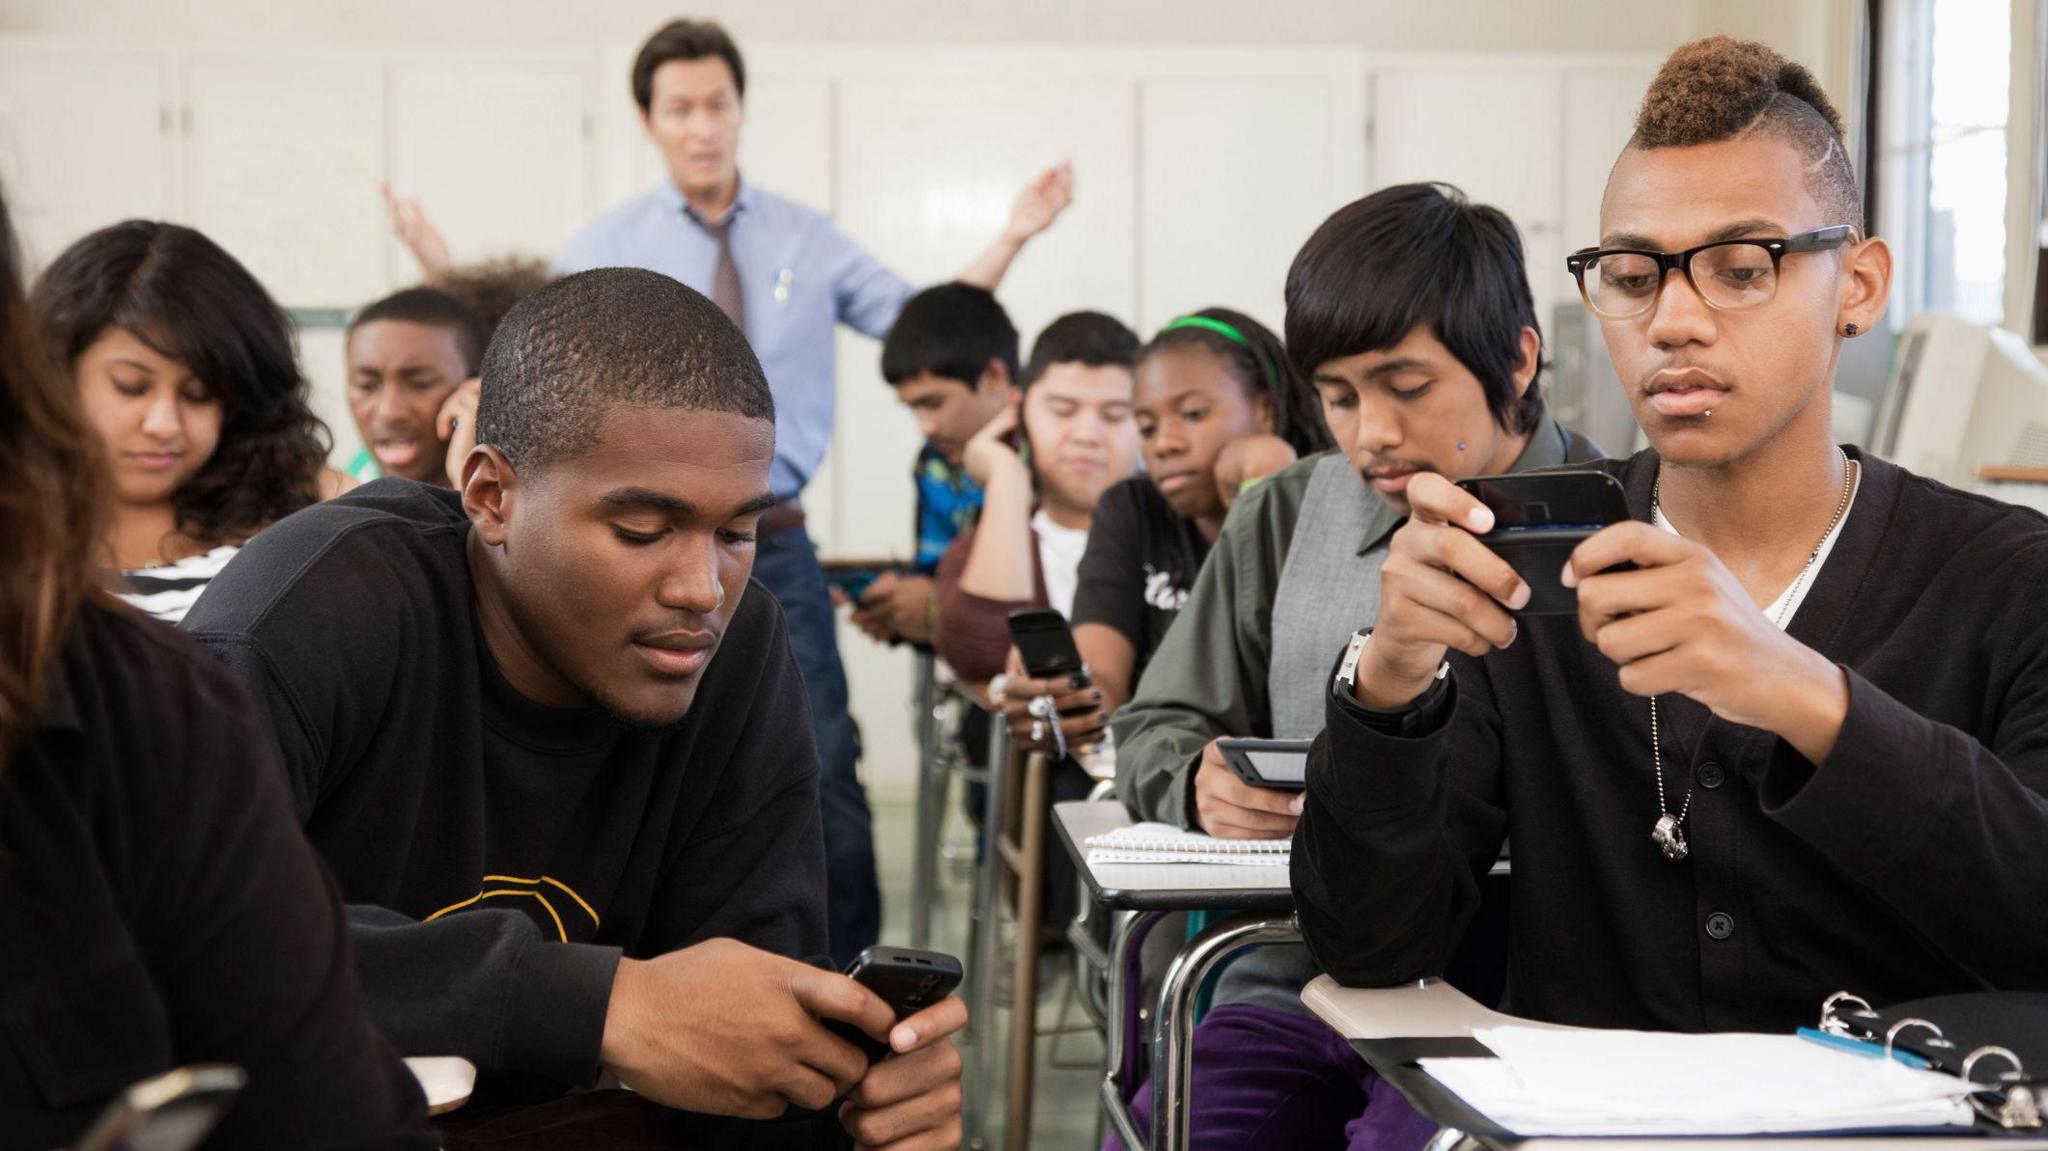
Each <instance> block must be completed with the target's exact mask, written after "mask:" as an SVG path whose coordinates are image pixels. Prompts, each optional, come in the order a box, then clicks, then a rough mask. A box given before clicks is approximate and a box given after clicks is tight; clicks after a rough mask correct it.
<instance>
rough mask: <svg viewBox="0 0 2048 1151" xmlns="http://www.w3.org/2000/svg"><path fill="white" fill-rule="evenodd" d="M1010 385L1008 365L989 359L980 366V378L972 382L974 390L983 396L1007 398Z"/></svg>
mask: <svg viewBox="0 0 2048 1151" xmlns="http://www.w3.org/2000/svg"><path fill="white" fill-rule="evenodd" d="M1011 383H1012V381H1011V379H1010V365H1008V364H1006V363H1004V362H1002V361H1001V360H998V359H995V358H993V357H991V358H990V359H989V362H988V363H987V364H985V365H983V366H982V369H981V378H980V379H978V380H976V381H974V390H975V391H976V392H979V393H981V394H982V395H983V396H988V397H994V396H1004V397H1007V396H1008V393H1009V388H1010V384H1011Z"/></svg>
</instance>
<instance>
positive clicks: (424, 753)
mask: <svg viewBox="0 0 2048 1151" xmlns="http://www.w3.org/2000/svg"><path fill="white" fill-rule="evenodd" d="M774 427H775V425H774V404H773V400H772V399H771V397H770V394H769V390H768V385H767V381H766V380H765V378H764V377H763V375H762V372H761V368H760V365H759V363H758V362H757V361H756V360H755V358H754V355H753V353H752V352H751V351H750V350H749V349H748V347H747V343H746V340H745V338H744V337H743V336H742V335H741V334H740V332H739V331H738V329H737V328H735V327H734V326H733V325H732V323H731V322H730V321H729V320H727V319H726V318H725V316H724V314H723V313H722V312H720V311H719V309H718V308H717V306H716V305H714V304H712V303H711V302H710V301H709V300H707V299H705V298H704V297H703V296H701V295H698V294H697V293H695V292H693V291H691V290H690V289H688V288H685V287H683V286H682V285H681V284H678V283H676V282H675V281H673V280H670V279H668V278H667V277H665V276H661V275H658V274H656V273H653V272H647V271H641V270H636V269H622V268H611V269H601V270H597V271H591V272H585V273H581V274H578V275H575V276H569V277H565V278H564V279H561V280H558V281H556V282H555V283H553V284H551V285H549V286H548V287H545V288H543V289H541V290H540V291H539V292H537V293H535V294H534V295H533V296H531V297H529V298H528V299H527V300H525V301H524V302H522V303H521V304H520V305H519V306H518V307H517V308H515V309H513V311H512V312H511V314H510V315H508V316H507V317H506V318H505V320H504V322H503V324H502V325H501V326H500V328H499V330H498V332H497V334H496V336H495V337H494V338H493V339H492V341H491V345H490V348H489V351H488V352H487V353H486V356H485V362H484V367H483V390H482V396H481V400H480V403H479V407H478V411H477V433H478V446H477V447H476V448H475V449H474V450H473V451H472V452H471V454H470V456H469V459H468V461H467V463H466V466H465V470H464V472H463V483H462V487H461V490H460V492H437V491H436V489H433V488H430V487H427V486H425V485H421V484H416V483H412V482H410V481H406V480H401V479H387V480H382V481H378V482H376V483H373V484H370V485H368V486H366V487H364V488H362V489H360V490H359V491H357V492H355V493H353V494H351V495H350V497H349V498H347V499H345V500H336V501H333V502H330V503H326V504H322V505H320V506H318V507H316V508H313V509H309V511H308V513H307V514H305V515H300V516H293V517H289V518H287V519H286V520H285V521H283V522H281V523H279V524H277V525H276V526H275V527H273V528H271V529H270V530H268V531H266V532H264V533H263V534H262V535H261V536H259V537H258V538H257V539H255V540H253V541H252V542H251V543H250V544H249V545H248V546H247V547H246V548H244V549H243V552H242V553H241V555H239V556H238V557H237V558H236V560H235V562H234V563H232V564H230V565H229V566H228V568H227V569H226V570H225V571H223V572H222V573H221V575H220V576H219V577H217V579H216V580H215V583H214V585H213V586H212V587H211V588H210V589H209V592H208V594H207V595H206V596H205V597H203V599H202V601H201V602H200V604H199V605H197V606H196V607H195V608H194V610H193V611H192V613H191V615H190V616H188V617H187V619H186V626H187V628H188V629H189V630H190V631H192V632H193V633H194V634H195V635H196V636H197V637H198V638H199V639H200V640H201V641H203V642H204V643H206V644H207V645H208V646H210V647H211V648H212V649H213V650H214V651H215V652H216V653H217V654H218V655H219V657H220V658H221V659H222V660H223V661H224V662H226V664H227V665H228V666H229V667H230V668H232V669H233V670H234V671H236V672H237V673H238V674H239V675H240V676H241V678H242V679H243V680H244V681H245V682H246V683H247V684H248V686H249V687H250V689H251V690H252V691H253V693H254V694H255V696H256V698H257V699H258V700H259V701H260V702H261V703H262V704H263V706H264V708H265V710H266V711H267V713H268V717H269V721H270V726H271V728H272V730H273V731H274V733H275V736H276V739H277V742H278V744H279V746H280V748H281V750H282V752H283V759H284V763H285V764H286V767H287V769H288V774H289V776H290V782H291V786H292V792H293V796H294V799H295V801H296V805H297V808H298V812H299V816H300V819H301V821H302V822H303V823H304V825H305V829H306V833H307V835H308V836H309V837H310V838H311V839H312V841H313V843H314V844H315V846H316V847H318V848H319V850H320V852H321V854H322V855H323V856H324V857H325V858H326V861H327V863H328V866H329V867H330V868H332V870H333V872H334V874H335V876H336V878H337V879H338V880H339V882H340V885H341V888H342V892H343V895H344V898H345V899H346V901H347V902H348V903H350V904H351V905H354V906H352V907H351V918H352V920H353V924H354V928H355V939H356V950H357V954H358V956H359V959H360V965H361V968H362V973H363V981H364V986H365V990H366V992H367V997H368V999H369V1002H370V1005H371V1014H372V1016H373V1017H374V1019H375V1020H376V1022H377V1023H378V1025H379V1026H380V1027H381V1028H382V1029H383V1030H384V1032H385V1033H386V1034H387V1035H388V1036H389V1037H390V1038H391V1039H392V1040H393V1041H394V1042H395V1043H396V1044H397V1045H398V1046H399V1047H400V1048H401V1049H402V1050H403V1051H405V1052H407V1053H409V1054H450V1055H462V1056H465V1057H467V1058H469V1059H470V1060H472V1061H473V1062H475V1063H476V1064H477V1066H478V1067H479V1069H480V1070H481V1072H482V1073H483V1075H484V1076H485V1077H486V1078H487V1079H489V1080H495V1081H500V1082H504V1081H508V1080H515V1079H516V1080H521V1081H524V1083H525V1084H527V1085H531V1083H532V1082H533V1081H534V1080H539V1081H541V1082H542V1083H548V1084H554V1085H556V1086H557V1087H558V1088H559V1087H560V1086H566V1085H574V1084H583V1083H588V1082H590V1081H591V1080H593V1079H594V1078H595V1077H596V1076H597V1074H598V1072H599V1070H600V1068H603V1069H605V1070H609V1071H611V1072H614V1073H615V1074H616V1075H617V1076H618V1077H619V1078H620V1079H621V1080H623V1081H624V1082H626V1083H627V1084H628V1085H630V1086H631V1087H633V1088H634V1089H635V1090H636V1091H638V1092H639V1093H640V1094H641V1095H642V1096H644V1097H646V1098H648V1099H652V1100H655V1101H657V1102H660V1103H663V1104H667V1105H669V1106H671V1107H674V1108H679V1109H682V1110H685V1111H689V1112H695V1113H701V1114H708V1115H717V1116H742V1117H751V1118H766V1117H772V1116H776V1115H778V1114H780V1113H781V1112H783V1111H784V1110H785V1109H786V1108H790V1107H798V1108H821V1107H824V1106H826V1105H827V1104H829V1103H831V1102H832V1101H833V1100H834V1099H837V1098H839V1097H840V1096H841V1095H843V1094H844V1093H845V1092H847V1091H848V1090H852V1092H853V1096H852V1102H851V1104H850V1105H849V1106H847V1107H846V1108H844V1109H843V1110H842V1112H841V1114H840V1116H839V1118H840V1120H841V1122H843V1123H844V1125H845V1127H846V1129H847V1131H849V1132H851V1133H853V1135H854V1136H855V1137H856V1138H857V1139H858V1140H859V1141H860V1143H861V1144H862V1145H863V1146H876V1147H890V1148H900V1149H902V1151H912V1149H915V1148H925V1147H949V1146H952V1145H953V1143H954V1141H955V1140H957V1138H958V1130H959V1127H958V1124H959V1118H958V1114H959V1102H960V1095H959V1085H958V1072H959V1058H958V1055H957V1054H956V1053H955V1052H954V1050H953V1048H952V1045H951V1044H950V1043H949V1042H947V1037H948V1036H949V1035H950V1034H951V1033H952V1032H954V1031H956V1030H958V1029H959V1028H960V1027H961V1026H962V1025H963V1024H964V1022H965V1019H966V1011H965V1008H964V1007H962V1006H961V1005H960V1003H959V1001H958V1000H957V999H949V1000H947V1001H945V1002H944V1003H941V1004H939V1005H936V1006H934V1007H931V1008H928V1009H926V1010H925V1011H923V1012H921V1013H919V1014H917V1015H915V1016H912V1017H911V1018H909V1019H908V1020H906V1021H904V1022H903V1023H901V1024H897V1023H895V1018H894V1015H893V1013H892V1011H891V1010H890V1009H889V1007H888V1006H887V1005H886V1004H884V1003H883V1002H882V1001H881V1000H880V999H879V998H877V997H876V996H875V995H873V994H872V993H870V992H868V991H867V990H865V989H864V988H862V987H861V986H860V985H858V984H857V983H854V982H853V981H852V980H849V979H846V978H844V977H843V976H840V975H837V974H834V973H831V972H829V971H824V970H820V969H818V968H816V967H813V966H809V965H807V964H805V963H803V962H800V960H801V959H803V958H804V957H808V956H814V955H822V954H823V953H824V951H825V908H824V900H825V880H824V854H823V841H822V838H821V836H822V832H821V830H820V822H819V808H818V803H819V801H818V757H817V753H816V750H815V749H814V747H813V745H812V741H811V724H810V721H809V718H808V709H807V705H806V703H805V695H804V689H803V683H802V680H801V678H800V677H799V675H798V672H797V669H796V664H795V662H794V661H793V660H792V658H791V656H790V649H789V644H788V637H787V634H786V631H785V628H784V625H783V619H782V612H781V610H780V609H779V608H778V607H777V605H776V602H775V600H774V598H773V597H772V596H769V595H767V594H765V593H764V592H762V590H761V589H760V588H759V587H758V586H755V585H752V584H751V583H750V580H749V572H750V570H751V567H752V563H753V551H754V535H755V530H756V526H757V522H758V520H759V518H760V516H761V513H762V512H763V511H764V510H766V509H767V508H768V507H769V506H771V505H772V504H773V503H774V500H773V499H772V497H771V496H770V494H769V484H768V478H769V467H770V461H771V460H772V458H773V455H774V438H775V437H774ZM820 1019H831V1020H843V1021H846V1022H848V1023H852V1024H854V1025H855V1026H857V1027H858V1028H860V1029H861V1030H863V1031H866V1032H868V1033H870V1034H872V1035H874V1036H875V1037H876V1038H878V1039H883V1040H884V1041H886V1042H888V1043H890V1044H891V1045H892V1047H893V1048H894V1050H895V1052H896V1054H895V1055H894V1057H893V1058H889V1059H886V1060H883V1061H880V1062H877V1063H875V1064H874V1065H873V1066H870V1065H869V1063H868V1061H867V1060H866V1058H865V1057H864V1056H863V1055H862V1054H861V1052H860V1051H859V1050H857V1049H856V1048H855V1047H854V1046H853V1045H852V1044H850V1043H847V1042H846V1041H844V1040H843V1039H840V1038H837V1037H835V1036H833V1035H832V1034H830V1033H829V1032H828V1031H827V1030H826V1029H825V1028H824V1026H823V1025H822V1024H821V1023H820V1022H819V1021H820ZM825 1122H826V1123H828V1124H829V1122H830V1117H826V1119H825Z"/></svg>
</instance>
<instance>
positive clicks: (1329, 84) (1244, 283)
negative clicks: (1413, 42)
mask: <svg viewBox="0 0 2048 1151" xmlns="http://www.w3.org/2000/svg"><path fill="white" fill-rule="evenodd" d="M1302 71H1303V73H1305V74H1294V73H1293V70H1292V69H1287V68H1276V69H1275V70H1274V73H1273V74H1270V75H1248V76H1214V77H1197V76H1181V77H1155V78H1150V79H1147V80H1146V81H1145V82H1144V88H1143V93H1144V95H1143V103H1144V114H1143V117H1142V120H1141V123H1142V129H1141V139H1140V154H1141V156H1142V160H1141V164H1142V173H1143V175H1142V177H1141V184H1142V193H1141V194H1142V197H1143V201H1142V207H1141V210H1140V212H1139V215H1138V218H1139V221H1140V225H1139V226H1140V233H1139V241H1138V246H1139V257H1138V258H1139V262H1140V266H1141V268H1142V271H1141V273H1140V274H1141V277H1142V279H1141V283H1142V284H1143V288H1144V301H1143V308H1142V311H1143V313H1144V314H1143V315H1142V316H1141V317H1140V321H1141V326H1142V328H1143V329H1144V330H1145V331H1146V332H1147V333H1149V332H1150V331H1152V330H1154V329H1156V328H1158V327H1159V325H1161V324H1163V323H1165V322H1166V321H1167V320H1170V319H1172V318H1173V317H1175V316H1178V315H1183V314H1185V313H1187V312H1191V311H1195V310H1198V309H1201V308H1205V307H1212V306H1226V307H1230V308H1235V309H1237V310H1239V311H1242V312H1245V313H1247V314H1249V315H1251V316H1253V317H1255V318H1257V319H1259V320H1260V321H1262V322H1264V323H1266V324H1267V325H1269V326H1271V327H1272V328H1273V329H1274V330H1275V331H1278V330H1279V329H1280V325H1281V318H1282V316H1281V313H1282V310H1283V301H1282V293H1281V289H1282V287H1283V286H1284V285H1285V283H1286V279H1287V268H1288V265H1289V264H1290V263H1292V262H1293V259H1294V253H1295V252H1296V251H1297V250H1298V249H1299V248H1300V247H1301V244H1302V241H1304V240H1306V239H1308V237H1309V234H1310V233H1311V232H1313V231H1315V229H1316V226H1317V225H1318V224H1321V223H1322V222H1323V219H1324V217H1326V216H1328V215H1329V214H1330V213H1331V212H1332V211H1334V210H1335V209H1337V208H1338V207H1340V206H1342V205H1343V204H1344V203H1346V202H1347V201H1349V200H1351V199H1353V198H1355V197H1357V196H1358V195H1359V194H1360V193H1361V192H1363V191H1364V188H1363V183H1364V171H1363V163H1362V160H1363V156H1362V144H1363V141H1364V138H1365V118H1364V106H1363V92H1362V90H1361V89H1362V86H1363V75H1362V73H1359V72H1357V71H1355V70H1354V71H1349V72H1348V73H1347V71H1346V70H1343V69H1340V70H1339V71H1338V73H1337V74H1336V75H1334V76H1332V75H1318V74H1316V73H1315V72H1314V71H1313V70H1308V69H1304V70H1302Z"/></svg>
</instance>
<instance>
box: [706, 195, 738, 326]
mask: <svg viewBox="0 0 2048 1151" xmlns="http://www.w3.org/2000/svg"><path fill="white" fill-rule="evenodd" d="M732 221H733V217H732V216H731V215H727V216H726V218H725V219H724V220H722V221H720V222H718V223H716V224H709V223H707V224H705V225H704V228H705V230H706V231H708V232H710V233H711V236H712V238H713V239H715V240H717V241H718V270H717V271H715V272H713V273H712V274H711V302H712V303H714V304H717V305H718V308H719V310H720V311H722V312H724V313H725V314H726V315H727V316H728V317H730V318H731V320H732V322H733V323H734V324H736V325H738V327H739V329H740V331H741V333H742V334H744V333H745V332H746V330H747V301H746V297H745V296H743V295H741V294H740V269H739V265H738V264H735V263H733V261H732Z"/></svg>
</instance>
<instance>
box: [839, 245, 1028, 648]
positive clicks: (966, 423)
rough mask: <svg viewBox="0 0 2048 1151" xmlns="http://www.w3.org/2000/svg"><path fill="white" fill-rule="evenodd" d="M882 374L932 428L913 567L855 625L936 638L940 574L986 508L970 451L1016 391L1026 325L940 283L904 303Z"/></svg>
mask: <svg viewBox="0 0 2048 1151" xmlns="http://www.w3.org/2000/svg"><path fill="white" fill-rule="evenodd" d="M882 378H883V379H885V380H887V381H888V382H889V386H890V388H892V389H893V390H894V391H895V393H896V399H897V402H899V403H901V404H902V405H903V406H904V407H907V408H909V409H910V411H911V414H912V415H914V416H916V417H917V426H918V430H919V431H921V432H923V433H924V438H925V442H924V447H923V448H922V449H921V450H920V451H919V452H918V454H917V462H916V464H915V465H914V467H913V470H912V472H911V482H912V483H913V484H914V485H915V486H916V488H917V509H916V518H915V521H914V523H913V527H914V530H915V532H916V539H917V551H916V556H915V558H914V560H913V561H912V567H913V569H914V570H913V572H912V573H911V574H898V573H895V572H884V573H882V575H881V576H879V577H878V578H877V579H876V580H875V582H874V583H873V584H871V585H870V586H869V587H868V590H867V591H866V592H865V593H864V594H862V596H861V601H860V604H859V606H858V607H856V609H855V610H854V612H853V622H854V625H855V626H857V627H859V628H860V629H861V630H862V631H864V632H866V633H867V634H868V635H869V636H870V637H871V638H873V639H875V640H877V641H878V642H881V643H895V642H897V641H901V640H908V641H910V642H912V643H919V644H930V643H931V641H932V636H933V635H934V634H936V632H937V623H938V618H937V616H938V600H937V598H936V597H935V596H934V594H933V589H932V580H931V577H932V573H934V572H936V571H937V570H938V568H939V560H940V558H941V557H943V556H944V555H945V554H946V549H947V548H949V547H951V546H952V544H953V540H954V539H956V538H957V537H958V536H959V535H960V533H961V532H963V531H966V530H967V529H968V528H970V527H972V526H974V521H975V519H976V518H977V517H978V516H979V515H980V513H981V488H980V486H979V485H977V484H976V483H975V482H974V479H973V477H971V476H969V475H968V474H967V469H966V467H965V466H964V465H963V464H962V462H961V453H962V452H963V451H965V450H966V447H967V441H968V440H970V439H972V438H973V436H974V433H976V432H978V431H980V430H981V429H982V426H983V425H984V424H986V423H988V422H989V421H990V420H991V419H994V418H995V416H996V413H998V412H1000V411H1002V410H1003V408H1004V407H1006V406H1008V404H1009V402H1010V397H1011V396H1012V395H1013V394H1014V393H1015V391H1016V380H1017V328H1016V325H1014V324H1012V323H1011V322H1010V316H1009V313H1007V312H1005V311H1003V306H1002V304H1000V303H998V302H997V301H996V297H995V294H994V293H992V292H990V291H989V290H988V289H987V288H978V287H976V286H974V285H973V284H963V283H960V282H958V281H953V282H950V283H944V284H935V285H933V286H932V287H929V288H926V289H924V290H923V291H921V292H919V293H918V294H917V295H915V296H912V297H911V298H910V300H909V302H907V303H905V304H904V305H903V312H902V314H901V315H899V316H897V317H896V326H895V327H892V328H890V329H889V335H888V338H887V339H885V340H883V341H882Z"/></svg>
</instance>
